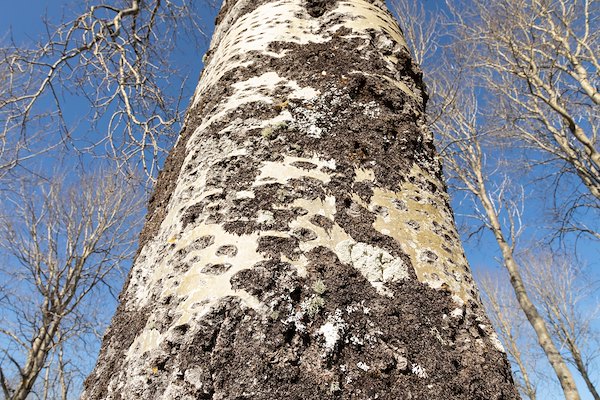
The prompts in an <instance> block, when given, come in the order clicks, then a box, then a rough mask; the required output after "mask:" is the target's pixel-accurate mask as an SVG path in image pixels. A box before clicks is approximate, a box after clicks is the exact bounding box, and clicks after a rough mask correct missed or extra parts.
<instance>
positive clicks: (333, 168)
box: [83, 0, 518, 399]
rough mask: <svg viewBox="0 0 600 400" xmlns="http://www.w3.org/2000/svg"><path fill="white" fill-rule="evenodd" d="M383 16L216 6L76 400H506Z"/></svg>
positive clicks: (376, 9) (511, 393) (254, 0)
mask: <svg viewBox="0 0 600 400" xmlns="http://www.w3.org/2000/svg"><path fill="white" fill-rule="evenodd" d="M425 97H426V96H425V94H424V92H423V85H422V81H421V74H420V71H419V69H418V67H417V66H415V65H414V64H413V63H412V62H411V59H410V56H409V52H408V51H407V49H406V46H405V43H404V40H403V38H402V33H401V32H400V30H399V28H398V26H397V24H396V22H395V21H394V20H393V18H392V17H391V16H390V14H389V12H388V11H387V10H386V8H385V4H384V3H383V2H382V1H365V0H350V1H335V0H312V1H310V0H309V1H303V0H276V1H273V0H237V1H235V0H227V1H225V2H224V4H223V6H222V9H221V12H220V14H219V16H218V18H217V26H216V30H215V33H214V36H213V40H212V43H211V47H210V50H209V52H208V54H207V57H206V67H205V70H204V72H203V74H202V77H201V79H200V83H199V86H198V89H197V91H196V94H195V96H194V99H193V101H192V104H191V106H190V108H189V111H188V117H187V121H186V126H185V128H184V129H183V131H182V133H181V137H180V138H179V140H178V142H177V144H176V146H175V148H174V149H173V150H172V152H171V154H170V156H169V158H168V160H167V162H166V164H165V168H164V170H163V171H162V173H161V175H160V177H159V181H158V186H157V189H156V192H155V194H154V196H153V198H152V200H151V204H150V210H149V217H148V221H147V223H146V226H145V228H144V232H143V233H142V236H141V244H140V251H139V254H138V256H137V259H136V261H135V263H134V266H133V269H132V271H131V273H130V276H129V280H128V283H127V284H126V286H125V288H124V290H123V292H122V294H121V299H120V300H121V304H120V306H119V309H118V311H117V314H116V316H115V317H114V319H113V322H112V325H111V327H110V328H109V330H108V332H107V334H106V336H105V337H104V342H103V346H102V350H101V354H100V357H99V360H98V364H97V366H96V368H95V370H94V371H93V372H92V374H91V375H90V376H89V377H88V379H87V380H86V384H85V392H84V394H83V398H84V399H125V398H127V399H129V398H148V399H153V398H165V399H175V398H180V399H242V398H247V399H309V398H314V399H330V398H331V399H334V398H335V399H351V398H352V399H367V398H378V399H405V398H406V399H408V398H412V399H441V398H445V399H517V398H518V395H517V393H516V391H515V388H514V385H513V382H512V378H511V374H510V369H509V366H508V363H507V361H506V357H505V354H504V353H503V351H502V349H501V345H500V344H499V342H498V340H497V338H496V336H495V334H494V333H493V331H492V329H491V326H490V324H489V322H488V320H487V318H486V316H485V315H484V314H483V310H482V306H481V302H480V300H479V297H478V294H477V289H476V288H475V285H474V283H473V280H472V278H471V274H470V272H469V268H468V266H467V263H466V260H465V257H464V255H463V250H462V247H461V244H460V242H459V238H458V235H457V233H456V229H455V227H454V222H453V218H452V212H451V210H450V207H449V204H448V196H447V194H446V191H445V186H444V184H443V180H442V176H441V170H440V164H439V161H438V158H437V155H436V153H435V149H434V147H433V143H432V137H431V134H430V133H429V132H428V131H427V129H426V126H425V115H424V107H425Z"/></svg>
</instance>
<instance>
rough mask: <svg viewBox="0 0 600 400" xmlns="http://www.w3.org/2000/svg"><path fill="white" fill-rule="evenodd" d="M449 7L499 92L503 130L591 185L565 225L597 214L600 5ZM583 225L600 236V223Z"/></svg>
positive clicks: (564, 1)
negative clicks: (583, 211)
mask: <svg viewBox="0 0 600 400" xmlns="http://www.w3.org/2000/svg"><path fill="white" fill-rule="evenodd" d="M449 4H451V8H452V9H453V14H454V18H455V21H454V22H455V24H456V25H455V26H456V34H457V35H458V39H459V40H460V41H462V43H463V45H464V46H465V47H467V48H469V50H468V51H467V52H466V53H467V54H468V57H469V59H468V60H467V62H468V63H469V65H471V66H473V70H472V71H473V72H472V73H473V74H475V75H477V77H478V80H479V82H478V84H479V85H480V86H481V87H484V88H485V90H488V91H489V93H491V94H493V95H494V100H493V101H494V103H495V105H496V107H495V111H496V113H497V115H499V116H500V117H501V118H502V119H503V121H504V124H505V125H504V128H505V129H504V130H503V131H502V135H503V136H505V137H508V138H510V140H515V139H516V140H519V141H520V142H521V143H522V144H523V145H524V146H526V147H528V148H529V149H530V151H531V152H542V153H543V154H544V155H545V160H544V161H545V162H546V163H547V162H548V161H551V162H552V161H554V162H558V164H559V170H557V174H562V173H564V172H569V173H572V174H574V175H576V176H577V177H579V179H580V180H581V182H583V184H584V185H585V187H586V188H587V193H588V196H581V195H579V196H575V197H574V199H573V200H572V201H573V204H572V206H569V207H567V206H565V205H564V204H563V205H562V208H563V209H565V210H566V212H564V211H563V212H562V218H563V221H562V224H563V225H564V227H565V230H566V231H571V230H573V229H574V228H575V226H574V225H573V224H572V223H571V221H569V217H570V216H572V214H573V213H574V212H575V211H576V210H577V209H578V208H581V207H583V208H587V209H590V208H593V209H595V210H596V211H594V212H595V213H596V214H597V210H598V208H599V204H600V203H599V199H600V151H599V148H598V140H599V139H598V137H599V136H598V134H599V132H598V129H599V127H600V120H599V117H600V93H599V92H598V88H599V87H600V63H599V59H598V55H599V54H600V18H599V17H598V16H599V15H600V2H599V1H597V0H550V1H548V0H500V1H496V0H494V1H489V0H476V1H473V2H470V3H469V5H460V4H459V3H458V2H449ZM559 176H560V175H559ZM571 187H572V185H571ZM570 190H571V191H572V190H573V189H570ZM589 194H591V197H590V196H589ZM565 197H567V196H564V195H563V198H565ZM582 229H583V230H584V231H586V232H588V233H591V234H592V235H594V236H595V237H596V238H600V236H599V235H598V233H597V232H596V229H597V227H595V228H593V227H591V228H590V227H587V226H584V227H582Z"/></svg>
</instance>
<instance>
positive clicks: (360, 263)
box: [335, 239, 409, 295]
mask: <svg viewBox="0 0 600 400" xmlns="http://www.w3.org/2000/svg"><path fill="white" fill-rule="evenodd" d="M335 251H336V254H337V255H338V257H339V258H340V261H341V262H343V263H346V264H349V265H352V266H353V267H354V268H356V269H358V270H359V271H360V273H361V274H363V275H364V277H365V278H367V280H369V282H371V284H372V285H373V286H375V287H376V288H377V290H378V291H379V292H381V293H384V294H387V295H391V293H390V292H389V291H388V290H386V288H385V284H386V283H387V282H396V281H399V280H402V279H407V278H408V277H409V275H408V269H407V267H406V265H405V264H404V262H403V261H402V260H401V259H400V258H397V257H394V256H392V255H391V254H390V253H388V252H387V251H385V250H382V249H379V248H377V247H374V246H371V245H369V244H366V243H357V242H355V241H353V240H351V239H347V240H344V241H342V242H340V243H338V244H337V246H336V247H335Z"/></svg>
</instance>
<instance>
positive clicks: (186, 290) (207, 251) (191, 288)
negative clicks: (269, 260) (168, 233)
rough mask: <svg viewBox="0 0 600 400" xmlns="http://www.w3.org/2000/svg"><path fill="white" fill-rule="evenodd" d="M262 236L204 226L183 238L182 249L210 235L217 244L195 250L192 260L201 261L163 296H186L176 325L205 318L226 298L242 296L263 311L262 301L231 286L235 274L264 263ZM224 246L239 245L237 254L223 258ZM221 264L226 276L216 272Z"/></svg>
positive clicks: (250, 304)
mask: <svg viewBox="0 0 600 400" xmlns="http://www.w3.org/2000/svg"><path fill="white" fill-rule="evenodd" d="M260 234H261V233H254V234H251V235H242V236H238V235H236V234H232V233H228V232H226V231H225V230H224V229H223V227H221V226H220V225H216V224H208V225H204V224H202V225H199V226H197V227H195V228H194V229H193V230H191V231H190V232H188V233H186V235H185V236H184V237H182V239H181V240H180V241H179V242H178V246H177V247H178V248H184V247H186V246H189V245H191V244H192V243H193V242H194V241H195V240H197V239H199V238H201V237H204V236H208V235H211V236H213V237H214V242H213V244H211V245H210V246H208V247H206V248H204V249H201V250H196V251H191V252H190V253H189V256H188V257H196V258H197V259H199V260H201V261H199V262H195V263H193V264H192V266H191V268H190V269H189V270H188V271H187V272H186V273H185V274H183V275H182V276H178V277H177V279H178V280H180V282H179V283H178V284H174V285H173V286H171V287H167V288H165V289H164V290H163V292H162V293H161V297H162V298H164V297H167V296H169V295H172V294H175V295H177V296H186V300H185V301H184V302H182V303H181V304H179V305H178V307H177V310H176V311H177V313H179V314H180V315H181V316H180V317H179V319H178V321H177V322H176V323H175V325H181V324H184V323H187V322H189V321H190V320H191V319H192V318H201V317H202V316H203V315H204V314H205V313H206V312H208V310H210V307H211V306H212V305H214V304H215V303H216V302H217V301H218V300H219V299H221V298H223V297H225V296H235V297H239V298H241V299H242V300H243V301H244V303H246V304H247V305H248V306H250V307H252V308H254V309H256V310H260V302H259V301H258V299H256V298H255V297H254V296H251V295H250V294H248V293H247V292H245V291H244V290H237V291H235V290H233V289H232V287H231V283H230V280H231V277H232V276H233V275H235V274H236V273H238V272H239V271H241V270H243V269H248V268H252V266H254V264H256V263H258V262H260V261H263V260H264V257H263V256H262V255H261V254H260V253H258V251H257V248H258V238H259V237H260ZM263 234H266V232H265V233H263ZM222 246H235V248H236V249H237V252H236V254H235V255H219V254H218V252H217V249H219V248H220V247H222ZM219 265H223V266H224V268H226V270H225V271H224V272H222V273H212V272H211V267H213V266H219ZM161 272H162V271H161ZM161 272H158V273H157V274H156V276H155V277H153V279H155V280H157V279H158V278H159V277H160V275H162V274H161Z"/></svg>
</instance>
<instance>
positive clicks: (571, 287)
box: [521, 252, 600, 399]
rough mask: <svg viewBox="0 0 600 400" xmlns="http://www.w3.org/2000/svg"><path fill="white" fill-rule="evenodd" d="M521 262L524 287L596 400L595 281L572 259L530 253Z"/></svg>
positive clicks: (596, 335)
mask: <svg viewBox="0 0 600 400" xmlns="http://www.w3.org/2000/svg"><path fill="white" fill-rule="evenodd" d="M521 259H522V264H523V265H524V266H525V268H524V275H525V280H526V285H527V286H528V288H530V291H531V293H532V296H533V298H534V301H535V302H536V304H538V305H539V308H540V310H541V313H542V315H543V316H544V318H545V320H546V321H547V324H548V326H549V327H550V330H551V332H552V335H553V336H554V337H555V338H556V341H557V342H558V343H559V344H560V346H561V348H563V349H564V354H565V358H566V359H567V360H568V361H569V362H570V363H571V364H572V365H573V366H574V367H575V368H576V369H577V371H578V372H579V373H580V374H581V377H582V378H583V380H584V381H585V383H586V386H587V388H588V390H589V391H590V393H591V394H592V396H593V397H594V399H600V396H599V395H598V390H597V388H596V385H595V384H594V382H593V380H592V376H591V363H592V362H593V361H594V359H595V358H597V357H598V356H599V353H598V350H599V349H598V342H597V340H598V332H597V331H596V330H595V328H594V323H595V322H596V321H597V319H598V315H599V314H598V313H599V311H600V309H599V308H598V307H599V306H598V302H597V301H598V299H597V297H596V295H597V291H598V288H599V284H598V281H597V280H595V279H593V278H591V277H592V276H593V274H591V273H589V271H588V272H586V271H585V270H584V269H582V268H579V267H578V266H577V264H576V263H574V262H573V261H572V260H573V259H574V257H570V258H567V257H566V256H562V257H561V256H558V255H555V254H552V253H548V252H545V253H540V252H530V253H528V254H526V255H525V256H522V257H521ZM586 303H587V304H586Z"/></svg>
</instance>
